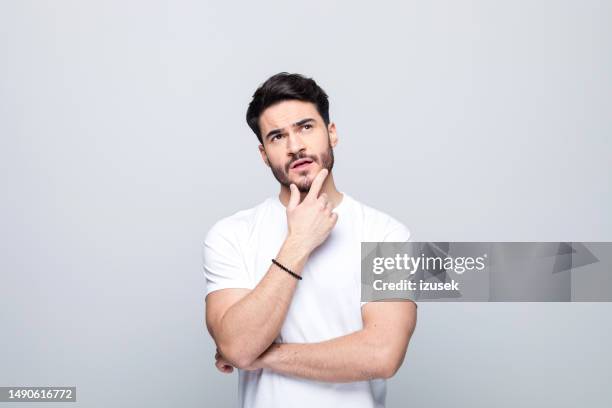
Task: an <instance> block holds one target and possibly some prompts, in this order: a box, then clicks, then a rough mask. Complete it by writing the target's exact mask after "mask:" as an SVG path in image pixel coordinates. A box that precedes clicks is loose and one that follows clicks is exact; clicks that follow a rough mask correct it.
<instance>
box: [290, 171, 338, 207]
mask: <svg viewBox="0 0 612 408" xmlns="http://www.w3.org/2000/svg"><path fill="white" fill-rule="evenodd" d="M321 193H326V194H327V198H328V199H329V201H330V202H331V205H332V207H333V208H336V207H337V206H338V204H340V202H341V201H342V199H343V197H344V196H343V194H342V193H340V192H339V191H338V189H336V184H335V183H334V175H333V173H332V172H331V171H330V172H329V174H328V175H327V177H326V178H325V181H324V182H323V185H322V186H321V191H320V192H319V195H321ZM307 194H308V193H302V192H300V203H301V202H302V200H304V197H306V195H307ZM289 197H291V190H289V187H285V186H284V185H281V189H280V193H279V195H278V198H279V200H280V202H281V203H282V204H283V205H284V206H285V207H286V206H287V204H289Z"/></svg>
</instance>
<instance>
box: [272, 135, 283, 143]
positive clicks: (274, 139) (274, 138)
mask: <svg viewBox="0 0 612 408" xmlns="http://www.w3.org/2000/svg"><path fill="white" fill-rule="evenodd" d="M281 136H282V135H281V134H276V135H274V136H272V141H273V142H274V141H276V140H277V138H278V139H280V138H281Z"/></svg>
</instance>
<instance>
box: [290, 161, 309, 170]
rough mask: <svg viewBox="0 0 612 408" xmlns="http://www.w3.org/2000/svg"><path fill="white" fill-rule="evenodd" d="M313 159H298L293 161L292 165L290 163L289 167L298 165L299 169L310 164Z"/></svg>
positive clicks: (292, 167)
mask: <svg viewBox="0 0 612 408" xmlns="http://www.w3.org/2000/svg"><path fill="white" fill-rule="evenodd" d="M312 162H313V160H312V159H300V160H297V161H295V162H294V163H293V164H292V165H291V167H290V168H291V169H295V168H296V167H297V166H300V165H301V166H300V168H299V170H301V169H303V168H306V167H308V165H310V164H312Z"/></svg>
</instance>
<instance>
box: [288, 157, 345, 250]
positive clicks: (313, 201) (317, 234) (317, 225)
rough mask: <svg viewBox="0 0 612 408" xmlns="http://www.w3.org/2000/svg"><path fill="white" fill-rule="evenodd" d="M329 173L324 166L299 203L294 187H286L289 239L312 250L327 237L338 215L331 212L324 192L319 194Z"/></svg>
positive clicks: (298, 195) (297, 192)
mask: <svg viewBox="0 0 612 408" xmlns="http://www.w3.org/2000/svg"><path fill="white" fill-rule="evenodd" d="M328 173H329V171H328V170H327V169H321V171H320V172H319V173H318V174H317V175H316V177H315V178H314V180H313V181H312V184H311V186H310V191H308V194H307V195H306V197H304V201H302V202H301V203H300V192H299V190H298V188H297V186H296V185H295V184H291V185H290V186H289V188H290V190H291V197H290V198H289V204H288V205H287V229H288V238H290V239H295V240H296V242H298V243H299V244H300V245H305V248H306V250H307V251H308V252H312V251H313V250H314V249H315V248H316V247H318V246H319V245H321V244H322V243H323V242H324V241H325V240H326V239H327V237H328V236H329V234H330V232H331V230H332V228H333V227H334V225H336V221H338V215H337V214H336V213H334V212H332V207H331V203H330V201H329V199H328V197H327V194H325V193H322V194H321V195H319V191H321V186H322V185H323V182H324V181H325V177H327V174H328Z"/></svg>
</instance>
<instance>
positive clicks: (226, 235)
mask: <svg viewBox="0 0 612 408" xmlns="http://www.w3.org/2000/svg"><path fill="white" fill-rule="evenodd" d="M270 204H271V203H270V198H267V199H265V200H264V201H263V202H261V203H260V204H257V205H256V206H254V207H251V208H247V209H244V210H240V211H236V212H235V213H233V214H231V215H228V216H226V217H223V218H221V219H219V220H218V221H216V222H215V223H214V224H213V225H212V227H210V229H209V230H208V232H207V234H206V239H205V241H206V242H211V243H212V242H216V241H218V240H237V239H240V237H245V236H247V235H248V234H249V231H250V230H251V229H252V227H253V225H254V224H255V222H256V219H257V216H258V214H259V213H261V212H262V211H265V209H266V208H268V207H269V206H270Z"/></svg>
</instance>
